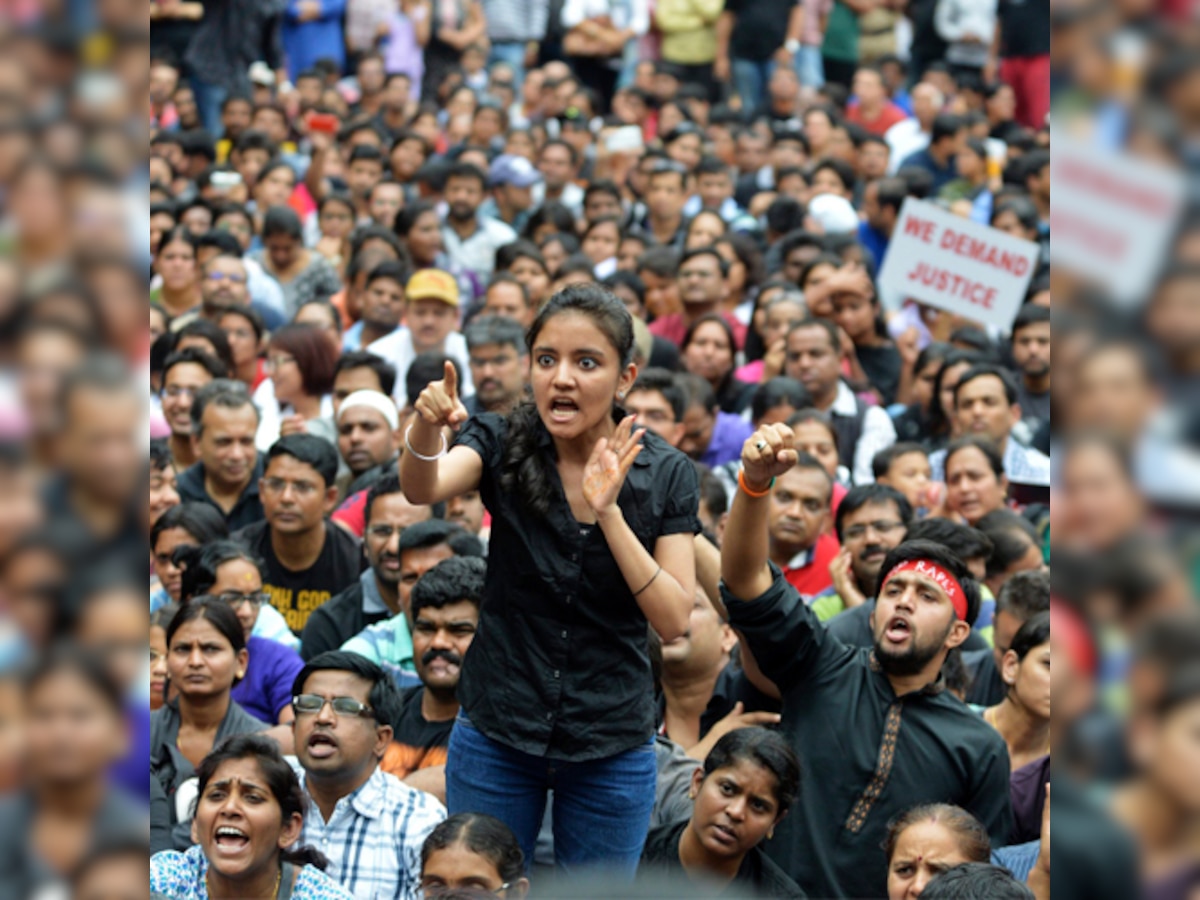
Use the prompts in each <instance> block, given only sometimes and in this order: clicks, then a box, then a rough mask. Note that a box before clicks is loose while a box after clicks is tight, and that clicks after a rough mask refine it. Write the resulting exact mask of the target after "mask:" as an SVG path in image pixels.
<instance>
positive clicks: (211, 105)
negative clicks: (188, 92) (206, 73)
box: [191, 78, 229, 138]
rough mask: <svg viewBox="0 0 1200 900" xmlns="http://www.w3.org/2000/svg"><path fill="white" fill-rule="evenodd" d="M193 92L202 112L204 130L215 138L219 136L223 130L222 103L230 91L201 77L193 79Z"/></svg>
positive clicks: (198, 107) (197, 107) (198, 108)
mask: <svg viewBox="0 0 1200 900" xmlns="http://www.w3.org/2000/svg"><path fill="white" fill-rule="evenodd" d="M191 82H192V94H193V95H194V96H195V98H196V109H197V110H198V111H199V113H200V121H201V122H203V123H204V130H205V131H207V132H208V133H209V134H211V135H212V136H213V137H214V138H219V137H220V136H221V132H222V131H223V129H222V127H221V104H222V103H224V102H225V98H226V97H227V96H228V95H229V91H228V90H226V89H225V88H223V87H221V86H220V85H218V84H208V83H207V82H204V81H201V80H200V79H199V78H193V79H191Z"/></svg>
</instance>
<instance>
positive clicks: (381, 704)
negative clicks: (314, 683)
mask: <svg viewBox="0 0 1200 900" xmlns="http://www.w3.org/2000/svg"><path fill="white" fill-rule="evenodd" d="M315 672H349V673H350V674H351V675H355V676H357V677H359V678H361V679H362V680H363V681H369V682H371V691H370V693H369V694H368V695H367V703H368V704H370V706H371V708H372V709H373V710H374V711H375V721H376V722H378V723H379V724H380V725H390V726H392V727H395V725H396V723H397V722H399V721H400V713H401V695H400V690H399V689H398V688H397V687H396V683H395V682H394V681H393V680H392V676H391V675H389V674H388V673H387V672H385V671H384V670H383V669H381V668H380V667H379V666H378V665H376V664H375V663H373V662H371V660H369V659H367V658H366V657H365V656H362V655H360V654H358V653H351V652H349V651H347V650H327V651H325V652H324V653H318V654H317V655H316V656H314V657H313V658H312V659H310V660H309V661H308V662H306V663H305V664H304V668H303V669H301V670H300V671H299V672H297V673H296V677H295V679H294V680H293V681H292V695H293V696H298V695H300V694H303V693H304V684H305V682H307V681H308V679H309V678H311V677H312V675H313V674H314V673H315Z"/></svg>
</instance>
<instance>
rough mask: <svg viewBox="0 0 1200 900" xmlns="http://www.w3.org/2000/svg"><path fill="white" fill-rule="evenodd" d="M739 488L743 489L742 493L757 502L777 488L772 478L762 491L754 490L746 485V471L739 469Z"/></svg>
mask: <svg viewBox="0 0 1200 900" xmlns="http://www.w3.org/2000/svg"><path fill="white" fill-rule="evenodd" d="M738 487H740V488H741V489H742V492H743V493H745V495H746V496H747V497H753V498H754V499H755V500H759V499H761V498H763V497H765V496H767V494H769V493H771V488H773V487H775V479H774V478H772V479H771V480H770V481H769V482H768V483H767V486H766V487H765V488H763V489H762V490H761V491H756V490H752V489H751V487H750V485H748V484H746V470H745V469H738Z"/></svg>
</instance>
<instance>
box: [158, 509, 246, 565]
mask: <svg viewBox="0 0 1200 900" xmlns="http://www.w3.org/2000/svg"><path fill="white" fill-rule="evenodd" d="M172 528H181V529H183V530H184V531H186V532H187V533H188V534H190V535H191V536H192V537H193V538H195V539H196V543H197V544H200V545H202V546H203V545H204V544H208V543H211V542H212V541H219V540H221V538H226V537H229V525H228V524H227V523H226V522H225V517H224V516H223V515H221V513H220V512H219V511H218V510H217V508H216V507H215V506H213V505H212V504H211V503H198V502H196V501H186V500H185V501H184V502H183V503H178V504H176V505H175V506H172V507H171V508H170V509H168V510H167V511H166V512H165V513H163V514H162V515H161V516H159V517H158V520H157V521H155V523H154V525H153V526H152V527H151V528H150V552H151V553H153V552H154V546H155V545H156V544H157V543H158V539H159V537H160V536H161V535H162V533H163V532H164V531H170V530H171V529H172Z"/></svg>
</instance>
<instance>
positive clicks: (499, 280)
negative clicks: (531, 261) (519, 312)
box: [483, 269, 529, 306]
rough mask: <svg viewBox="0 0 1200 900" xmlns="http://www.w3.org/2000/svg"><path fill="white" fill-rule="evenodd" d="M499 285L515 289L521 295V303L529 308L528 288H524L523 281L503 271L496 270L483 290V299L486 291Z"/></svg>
mask: <svg viewBox="0 0 1200 900" xmlns="http://www.w3.org/2000/svg"><path fill="white" fill-rule="evenodd" d="M501 284H507V285H511V286H513V287H515V288H516V289H517V291H518V292H519V293H520V294H521V299H522V301H523V302H524V303H525V305H526V306H529V288H527V287H526V286H525V283H524V282H523V281H520V280H518V279H517V278H516V277H514V276H512V275H510V274H509V273H508V272H505V271H504V270H503V269H497V270H496V272H495V273H494V274H493V275H492V277H491V279H490V280H489V281H488V283H487V287H486V288H485V289H484V292H483V294H484V297H486V296H487V293H488V291H490V290H491V289H492V288H494V287H496V286H497V285H501Z"/></svg>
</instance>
